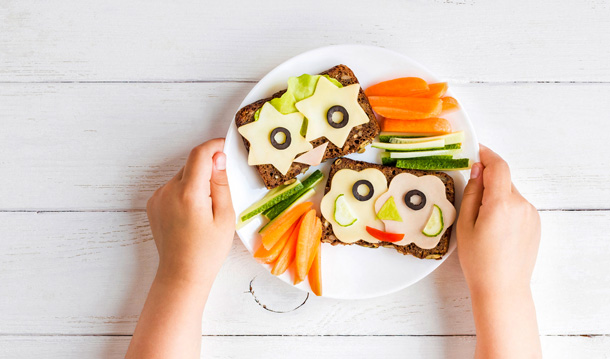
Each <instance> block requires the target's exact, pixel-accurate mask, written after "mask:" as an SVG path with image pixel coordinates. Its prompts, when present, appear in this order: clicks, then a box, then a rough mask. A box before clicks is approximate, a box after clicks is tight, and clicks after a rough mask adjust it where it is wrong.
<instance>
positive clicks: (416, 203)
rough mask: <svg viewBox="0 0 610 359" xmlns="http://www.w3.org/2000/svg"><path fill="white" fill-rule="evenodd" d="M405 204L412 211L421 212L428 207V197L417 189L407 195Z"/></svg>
mask: <svg viewBox="0 0 610 359" xmlns="http://www.w3.org/2000/svg"><path fill="white" fill-rule="evenodd" d="M405 204H406V205H407V207H409V208H411V209H412V210H415V211H417V210H420V209H422V208H424V206H425V205H426V195H425V194H424V193H423V192H422V191H418V190H416V189H414V190H411V191H409V192H407V194H405Z"/></svg>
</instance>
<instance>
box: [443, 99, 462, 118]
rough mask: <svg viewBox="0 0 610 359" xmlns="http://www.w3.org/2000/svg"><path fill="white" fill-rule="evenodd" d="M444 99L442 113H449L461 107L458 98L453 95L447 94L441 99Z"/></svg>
mask: <svg viewBox="0 0 610 359" xmlns="http://www.w3.org/2000/svg"><path fill="white" fill-rule="evenodd" d="M441 100H442V101H443V111H442V114H443V115H444V114H447V113H450V112H453V111H457V110H458V109H459V108H460V105H459V104H458V102H457V100H456V99H454V98H453V97H450V96H446V97H443V98H442V99H441Z"/></svg>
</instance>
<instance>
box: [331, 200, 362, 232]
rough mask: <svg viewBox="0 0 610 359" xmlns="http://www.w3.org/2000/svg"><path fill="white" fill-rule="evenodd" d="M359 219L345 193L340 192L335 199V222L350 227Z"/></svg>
mask: <svg viewBox="0 0 610 359" xmlns="http://www.w3.org/2000/svg"><path fill="white" fill-rule="evenodd" d="M357 220H358V218H357V217H356V215H355V214H354V212H353V211H352V209H351V208H350V207H349V204H348V203H347V201H346V200H345V195H344V194H340V195H339V196H337V199H335V222H337V224H339V225H340V226H341V227H348V226H351V225H352V224H354V222H356V221H357Z"/></svg>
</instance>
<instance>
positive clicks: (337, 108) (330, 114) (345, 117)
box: [326, 105, 349, 128]
mask: <svg viewBox="0 0 610 359" xmlns="http://www.w3.org/2000/svg"><path fill="white" fill-rule="evenodd" d="M337 111H339V112H341V113H342V114H343V120H341V122H335V121H333V114H334V113H335V112H337ZM326 121H327V122H328V124H329V125H330V127H332V128H343V127H345V126H347V122H348V121H349V114H348V113H347V110H346V109H345V107H343V106H338V105H337V106H333V107H331V108H329V109H328V112H327V113H326Z"/></svg>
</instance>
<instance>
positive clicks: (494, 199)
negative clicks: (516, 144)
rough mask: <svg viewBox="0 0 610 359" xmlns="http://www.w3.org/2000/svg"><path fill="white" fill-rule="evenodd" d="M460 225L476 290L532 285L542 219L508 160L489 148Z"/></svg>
mask: <svg viewBox="0 0 610 359" xmlns="http://www.w3.org/2000/svg"><path fill="white" fill-rule="evenodd" d="M480 156H481V163H476V164H475V165H474V166H473V167H472V170H471V179H470V181H469V182H468V185H467V186H466V189H465V190H464V198H463V200H462V207H461V209H460V216H459V219H458V223H457V241H458V253H459V256H460V263H461V265H462V270H463V271H464V276H465V277H466V282H467V283H468V286H469V288H470V290H471V292H473V295H474V294H475V293H478V292H481V291H485V292H494V293H496V294H498V293H507V291H509V292H510V291H517V290H519V289H525V288H527V289H529V284H530V279H531V276H532V271H533V270H534V264H535V262H536V256H537V253H538V245H539V242H540V217H539V215H538V212H537V211H536V208H534V206H532V205H531V204H530V203H529V202H528V201H527V200H526V199H525V198H523V196H521V194H520V193H519V192H518V191H517V189H516V188H515V186H514V185H513V184H512V182H511V177H510V169H509V167H508V164H507V163H506V162H505V161H504V160H503V159H502V158H501V157H500V156H498V155H497V154H496V153H494V152H493V151H491V150H490V149H489V148H487V147H485V146H481V148H480Z"/></svg>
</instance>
